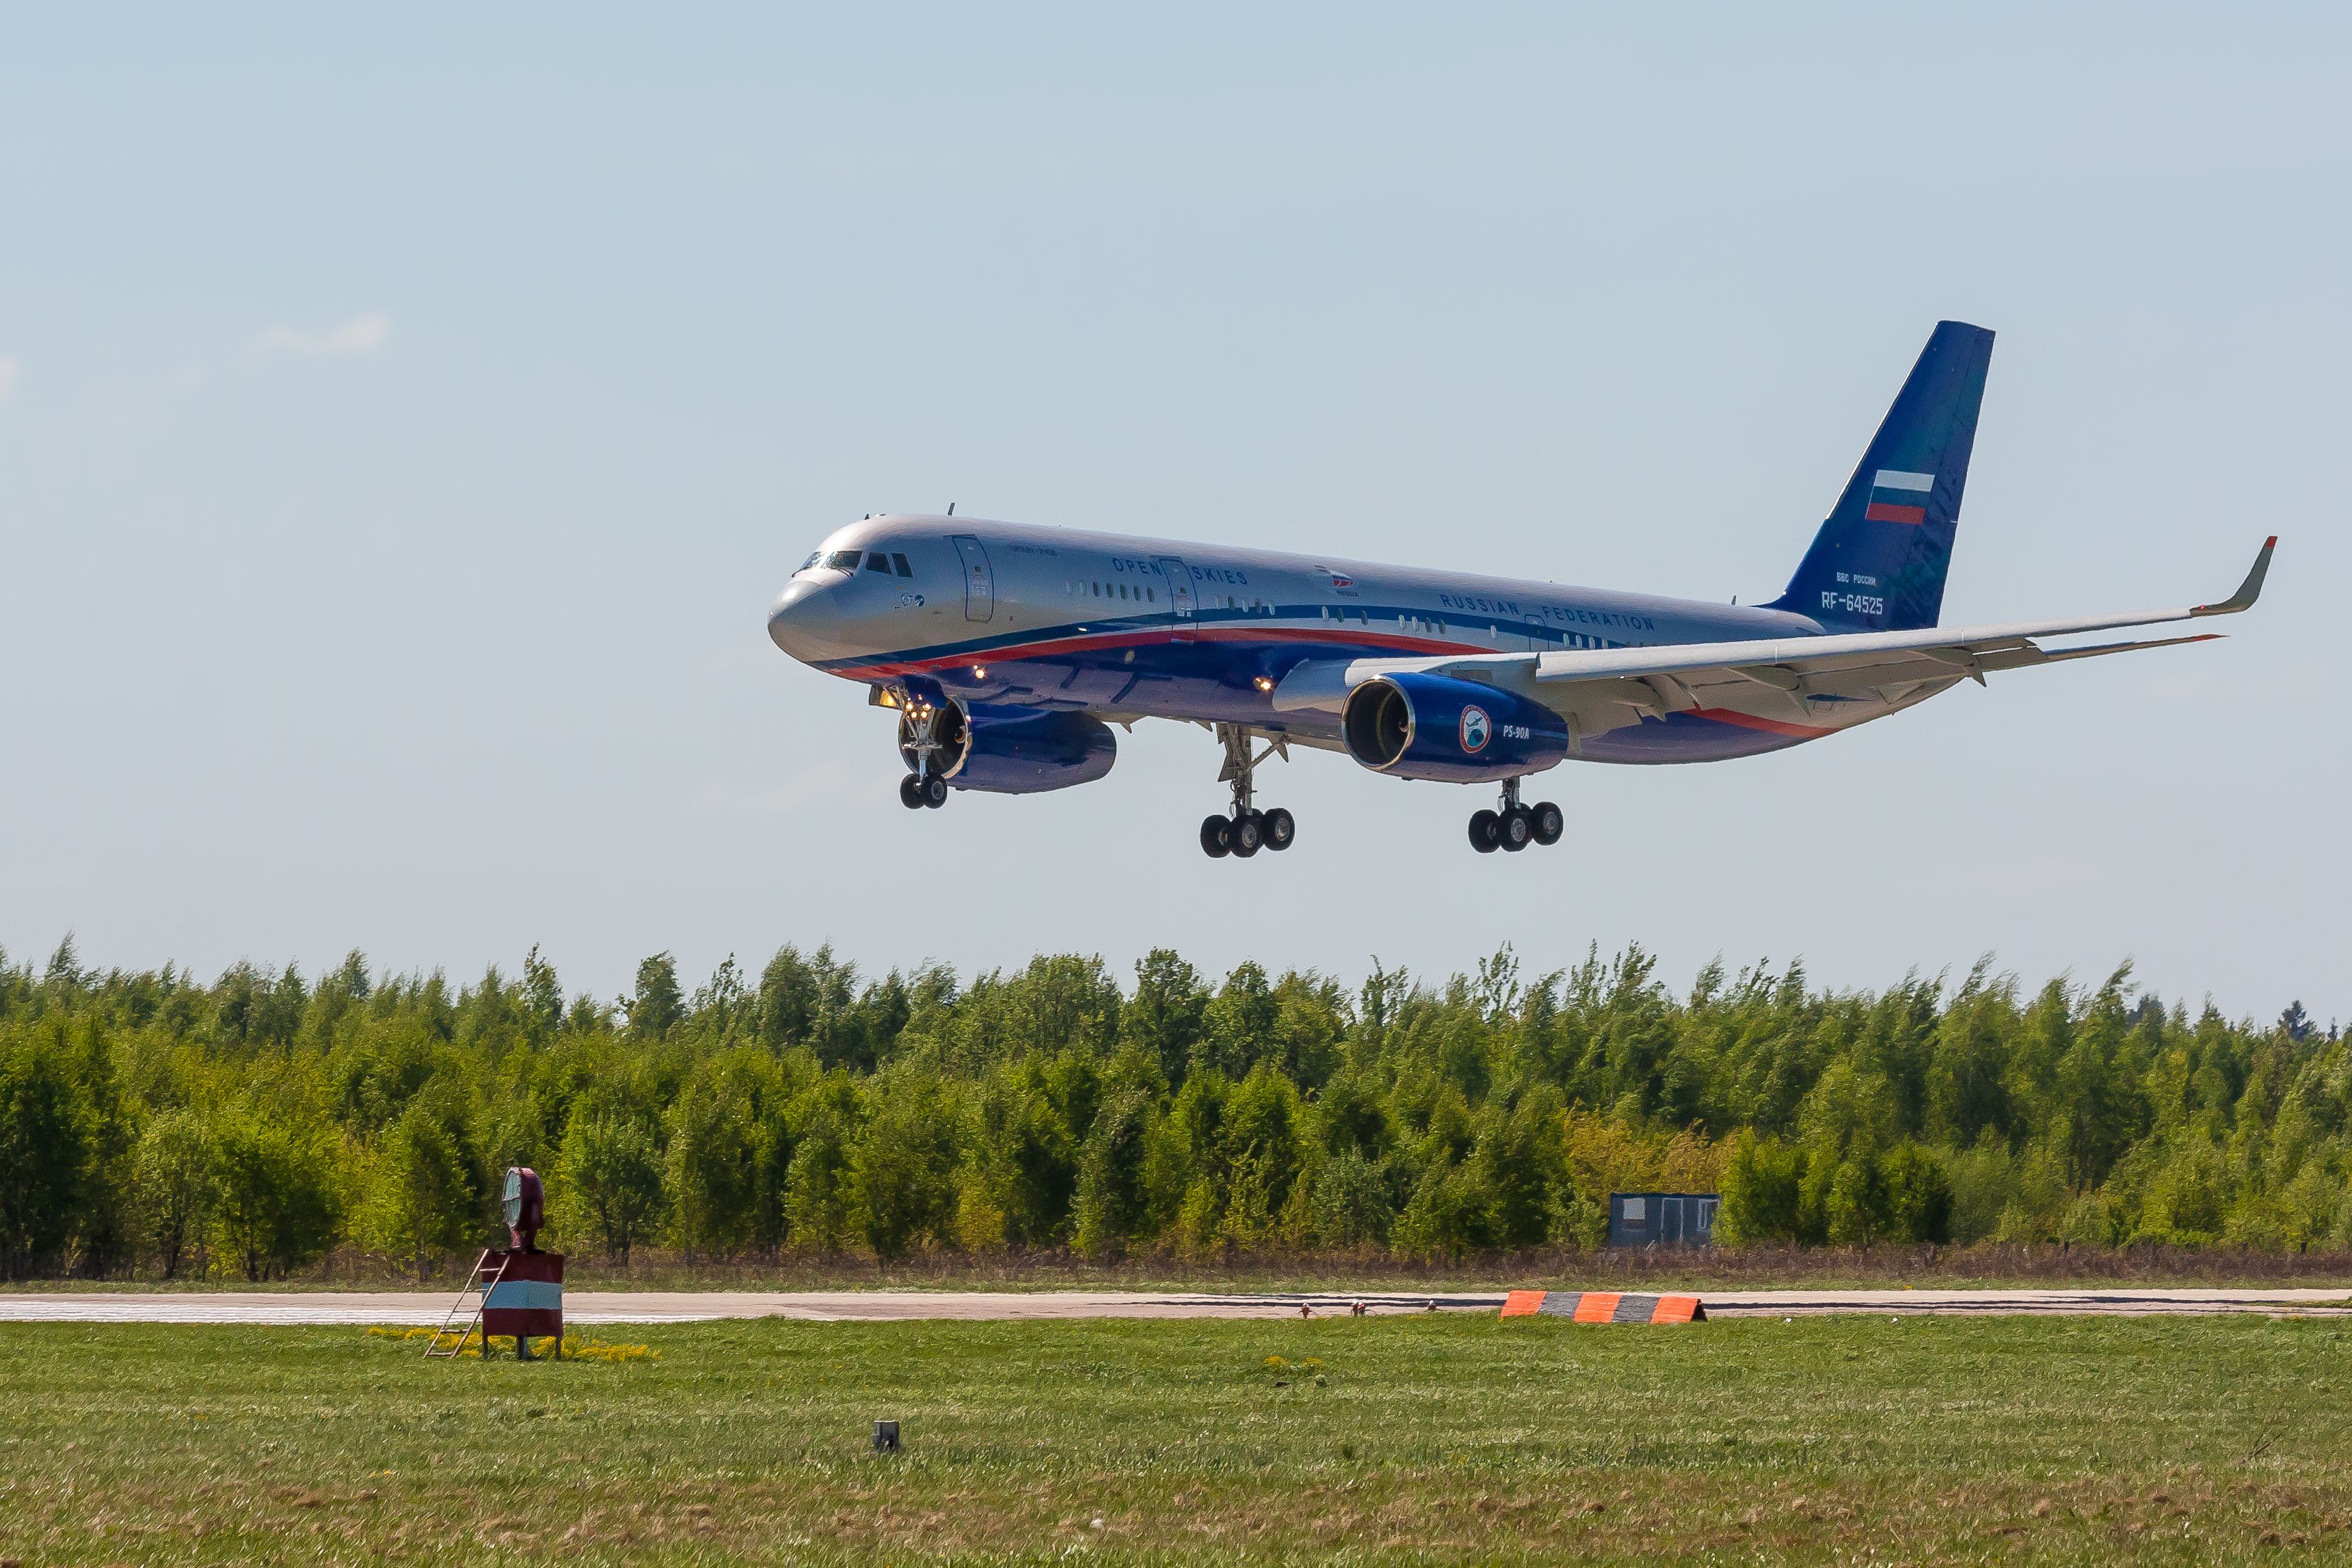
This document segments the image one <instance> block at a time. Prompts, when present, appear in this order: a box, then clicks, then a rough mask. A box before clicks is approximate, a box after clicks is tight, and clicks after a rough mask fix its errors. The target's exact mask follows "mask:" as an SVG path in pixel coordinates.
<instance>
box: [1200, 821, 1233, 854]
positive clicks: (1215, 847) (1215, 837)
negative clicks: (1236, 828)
mask: <svg viewBox="0 0 2352 1568" xmlns="http://www.w3.org/2000/svg"><path fill="white" fill-rule="evenodd" d="M1230 825H1231V824H1229V823H1228V822H1227V821H1225V819H1224V818H1223V817H1203V818H1202V819H1201V849H1202V852H1203V853H1205V854H1206V855H1207V856H1208V857H1209V858H1210V859H1211V860H1223V858H1224V857H1225V856H1227V855H1229V854H1231V853H1233V845H1232V844H1231V843H1230V842H1228V841H1227V840H1226V837H1225V830H1226V828H1227V827H1228V826H1230Z"/></svg>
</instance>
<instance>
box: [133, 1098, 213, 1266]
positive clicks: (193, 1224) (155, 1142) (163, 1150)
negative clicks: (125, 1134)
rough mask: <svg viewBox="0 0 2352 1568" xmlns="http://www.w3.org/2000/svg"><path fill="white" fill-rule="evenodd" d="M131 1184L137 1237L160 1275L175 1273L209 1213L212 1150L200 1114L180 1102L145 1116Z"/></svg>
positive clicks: (200, 1238)
mask: <svg viewBox="0 0 2352 1568" xmlns="http://www.w3.org/2000/svg"><path fill="white" fill-rule="evenodd" d="M131 1207H132V1211H133V1212H134V1213H135V1214H136V1215H137V1217H138V1226H139V1231H140V1236H139V1239H140V1240H141V1241H142V1242H143V1243H144V1244H145V1245H146V1247H147V1249H148V1250H149V1251H150V1252H151V1253H152V1255H153V1257H154V1259H155V1261H156V1263H157V1264H158V1265H159V1266H160V1267H161V1268H162V1269H163V1278H165V1279H166V1280H175V1279H178V1278H179V1275H180V1270H181V1269H182V1268H184V1266H186V1264H187V1263H188V1261H189V1260H190V1257H191V1255H192V1254H194V1253H195V1252H196V1251H197V1250H198V1249H200V1248H201V1247H202V1246H203V1242H204V1235H205V1226H206V1224H207V1223H208V1222H209V1221H210V1219H211V1217H212V1207H213V1150H212V1141H211V1139H210V1138H209V1137H208V1136H207V1135H206V1134H205V1121H204V1118H203V1117H202V1116H201V1115H199V1114H198V1113H196V1112H195V1111H194V1110H193V1109H191V1108H189V1107H187V1106H180V1107H177V1108H175V1109H173V1110H170V1111H166V1112H164V1113H163V1114H161V1115H159V1116H157V1117H155V1118H154V1119H153V1120H152V1121H151V1122H149V1123H148V1124H147V1125H146V1128H145V1129H144V1130H143V1131H142V1133H141V1134H140V1135H139V1143H138V1145H137V1147H136V1149H135V1151H134V1152H133V1154H132V1156H131Z"/></svg>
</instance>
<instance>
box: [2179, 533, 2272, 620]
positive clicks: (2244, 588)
mask: <svg viewBox="0 0 2352 1568" xmlns="http://www.w3.org/2000/svg"><path fill="white" fill-rule="evenodd" d="M2277 544H2278V535H2276V534H2273V535H2272V536H2271V537H2270V538H2266V539H2264V540H2263V549H2262V553H2261V554H2260V555H2257V556H2256V557H2254V565H2253V570H2251V571H2249V572H2247V573H2246V580H2245V581H2243V582H2242V583H2240V584H2238V591H2237V592H2235V593H2233V594H2231V595H2230V597H2229V598H2227V599H2224V600H2223V601H2221V603H2219V604H2200V605H2199V606H2198V607H2197V608H2196V609H2194V610H2192V611H2190V612H2189V614H2191V615H2235V614H2236V613H2237V612H2239V611H2241V610H2252V608H2253V607H2254V601H2255V600H2257V599H2260V598H2261V597H2262V595H2263V578H2264V577H2265V576H2266V575H2268V574H2269V571H2270V570H2271V551H2272V549H2274V548H2275V547H2276V546H2277Z"/></svg>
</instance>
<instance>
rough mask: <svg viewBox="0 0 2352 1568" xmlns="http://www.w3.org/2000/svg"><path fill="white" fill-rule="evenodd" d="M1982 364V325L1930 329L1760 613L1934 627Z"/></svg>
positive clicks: (1979, 397) (1980, 397)
mask: <svg viewBox="0 0 2352 1568" xmlns="http://www.w3.org/2000/svg"><path fill="white" fill-rule="evenodd" d="M1991 361H1992V334H1991V333H1990V332H1989V331H1987V330H1986V329H1984V328H1982V327H1971V326H1969V324H1968V323H1966V322H1964V321H1938V322H1937V323H1936V330H1935V331H1934V332H1933V333H1932V334H1930V335H1929V337H1928V339H1927V347H1926V348H1925V349H1923V350H1920V352H1919V362H1918V363H1917V364H1916V365H1913V366H1912V367H1911V374H1910V376H1909V378H1908V379H1907V380H1906V381H1905V382H1904V383H1903V390H1902V391H1901V392H1897V393H1895V403H1894V406H1893V407H1891V408H1889V409H1888V410H1887V411H1886V418H1885V420H1884V421H1883V422H1881V423H1880V424H1879V426H1878V434H1876V435H1874V436H1873V437H1871V441H1870V446H1869V448H1868V450H1866V451H1864V453H1863V455H1862V465H1861V466H1860V467H1858V468H1856V469H1855V470H1854V471H1853V478H1851V479H1849V480H1847V481H1846V486H1845V494H1843V495H1842V496H1840V497H1838V502H1837V505H1836V507H1833V508H1832V510H1831V512H1830V515H1829V518H1828V520H1827V521H1825V522H1823V523H1822V528H1821V532H1819V533H1817V534H1815V535H1814V536H1813V546H1812V549H1809V550H1807V551H1806V552H1805V559H1804V560H1803V562H1802V563H1801V564H1800V565H1799V566H1798V568H1797V574H1796V575H1795V576H1794V577H1792V578H1790V580H1789V591H1787V592H1786V593H1783V594H1782V595H1781V596H1780V598H1779V599H1777V600H1774V601H1772V602H1771V603H1770V604H1769V605H1768V606H1766V608H1767V609H1770V610H1793V611H1795V612H1798V613H1799V614H1801V615H1810V616H1811V617H1812V618H1813V619H1814V620H1816V621H1818V622H1821V623H1822V625H1824V626H1827V627H1829V628H1831V629H1832V631H1838V632H1900V631H1911V630H1915V629H1916V628H1919V627H1923V626H1933V625H1934V624H1936V618H1937V615H1939V614H1940V613H1941V612H1942V611H1943V606H1944V573H1945V570H1947V569H1948V567H1949V566H1950V565H1951V560H1952V538H1953V535H1954V534H1956V533H1957V532H1958V529H1959V522H1960V493H1961V491H1962V490H1963V489H1965V488H1966V487H1967V486H1968V482H1969V452H1970V450H1971V449H1972V448H1974V446H1975V445H1976V438H1977V409H1978V407H1979V404H1981V403H1982V402H1984V386H1985V371H1986V368H1987V366H1989V365H1990V363H1991Z"/></svg>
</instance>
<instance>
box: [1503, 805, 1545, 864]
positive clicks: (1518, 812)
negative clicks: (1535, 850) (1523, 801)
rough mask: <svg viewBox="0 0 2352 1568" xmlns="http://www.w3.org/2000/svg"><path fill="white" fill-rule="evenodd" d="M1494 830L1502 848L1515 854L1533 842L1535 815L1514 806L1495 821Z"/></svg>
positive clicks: (1521, 807)
mask: <svg viewBox="0 0 2352 1568" xmlns="http://www.w3.org/2000/svg"><path fill="white" fill-rule="evenodd" d="M1495 830H1496V838H1498V839H1499V840H1500V841H1501V842H1502V847H1503V848H1505V849H1507V850H1508V851H1510V852H1511V853H1513V854H1517V853H1518V852H1520V851H1521V850H1523V849H1526V848H1527V847H1528V845H1529V844H1531V843H1533V842H1535V838H1536V821H1535V813H1534V812H1533V811H1530V810H1528V809H1527V808H1526V807H1525V806H1514V807H1512V808H1511V809H1510V810H1507V811H1505V812H1504V813H1503V814H1502V815H1501V816H1500V817H1499V818H1497V819H1496V823H1495Z"/></svg>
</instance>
